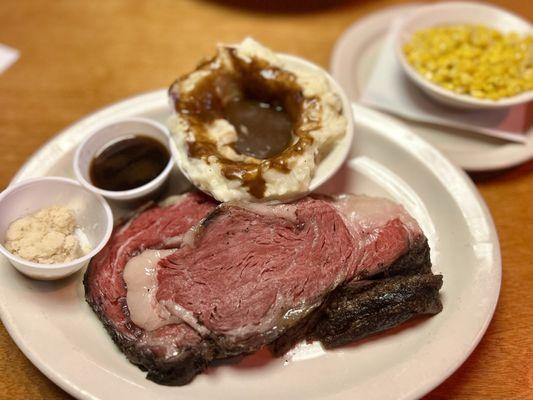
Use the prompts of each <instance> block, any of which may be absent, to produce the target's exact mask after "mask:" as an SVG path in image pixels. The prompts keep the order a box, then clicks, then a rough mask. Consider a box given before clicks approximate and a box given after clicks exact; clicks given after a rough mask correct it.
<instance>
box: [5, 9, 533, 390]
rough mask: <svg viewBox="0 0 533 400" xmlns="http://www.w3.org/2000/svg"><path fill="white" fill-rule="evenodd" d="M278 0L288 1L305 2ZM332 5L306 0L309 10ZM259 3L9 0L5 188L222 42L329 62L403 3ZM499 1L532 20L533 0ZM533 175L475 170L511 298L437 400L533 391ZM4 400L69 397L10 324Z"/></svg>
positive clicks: (505, 295)
mask: <svg viewBox="0 0 533 400" xmlns="http://www.w3.org/2000/svg"><path fill="white" fill-rule="evenodd" d="M273 1H274V0H270V4H272V2H273ZM274 2H277V3H280V4H281V5H282V6H280V7H281V8H283V7H288V6H291V4H294V3H295V1H293V0H285V1H277V0H276V1H274ZM323 2H324V0H322V1H321V0H316V1H307V2H306V1H300V3H306V4H307V6H306V7H309V5H310V4H311V6H317V5H318V6H320V5H321V3H323ZM261 3H262V4H263V5H264V4H265V3H268V1H267V0H265V1H260V0H255V1H251V0H249V1H245V0H242V1H237V0H233V1H230V0H226V1H225V2H220V1H219V2H217V1H207V0H196V1H194V0H157V1H156V0H154V1H151V0H146V1H140V0H105V1H104V0H84V1H81V0H79V1H72V0H57V1H39V0H2V1H0V43H3V44H6V45H9V46H12V47H14V48H17V49H19V50H20V52H21V58H20V60H19V61H18V62H17V63H16V64H15V65H14V66H12V67H11V68H10V69H9V70H7V71H6V72H5V73H3V74H1V75H0V154H1V165H0V188H4V187H5V186H6V185H7V184H8V182H9V180H10V179H11V177H12V176H13V175H14V174H15V173H16V171H17V170H18V169H19V168H20V167H21V165H22V164H23V163H24V161H25V160H26V159H27V158H28V157H30V156H31V154H32V153H33V152H35V151H36V150H37V149H38V148H39V147H40V146H41V145H43V144H44V143H45V142H46V141H47V140H49V139H50V138H52V137H53V136H54V135H55V134H56V133H57V132H58V131H59V130H61V129H63V128H64V127H66V126H67V125H69V124H71V123H72V122H74V121H76V120H77V119H79V118H80V117H82V116H84V115H85V114H87V113H90V112H92V111H94V110H96V109H98V108H100V107H103V106H105V105H107V104H109V103H112V102H114V101H117V100H120V99H123V98H125V97H128V96H131V95H134V94H138V93H141V92H144V91H149V90H152V89H156V88H161V87H165V86H168V84H169V83H170V82H172V81H173V79H174V78H176V77H177V76H178V75H180V74H182V73H184V72H187V71H189V70H190V69H191V68H192V67H193V66H194V65H195V63H196V62H197V61H198V60H199V59H200V58H202V57H204V56H206V55H209V54H211V53H212V52H213V49H214V45H215V44H216V43H217V42H219V41H229V42H233V41H238V40H240V39H242V38H243V37H244V36H246V35H253V36H254V37H256V38H257V39H259V40H260V41H262V42H264V43H265V44H266V45H268V46H270V47H272V48H273V49H275V50H278V51H283V52H287V53H294V54H297V55H300V56H303V57H306V58H308V59H310V60H311V61H314V62H316V63H318V64H321V65H323V66H325V67H327V66H328V63H329V57H330V53H331V50H332V46H333V44H334V42H335V40H336V39H337V38H338V37H339V35H340V34H341V33H342V32H343V30H344V29H346V28H347V27H348V26H349V25H350V24H351V23H352V22H353V21H355V20H356V19H358V18H360V17H362V16H364V15H366V14H368V13H371V12H373V11H375V10H378V9H380V8H383V7H387V6H390V5H392V4H396V3H400V2H398V1H385V0H383V1H344V2H342V1H338V2H337V3H339V4H333V5H329V6H327V7H322V6H320V7H318V6H317V7H315V8H314V9H313V10H311V11H306V12H295V11H294V10H293V11H287V10H281V11H280V10H275V11H265V10H264V8H262V7H261ZM496 3H499V4H500V5H502V6H504V7H506V8H508V9H510V10H512V11H514V12H516V13H518V14H521V15H522V16H524V17H526V18H527V19H529V20H531V19H533V2H531V1H525V0H513V1H503V0H502V1H496ZM322 5H323V4H322ZM532 171H533V163H531V162H530V163H529V164H527V165H524V166H521V167H519V168H515V169H512V170H509V171H503V172H499V173H496V174H485V175H480V176H476V177H475V178H476V184H477V187H478V189H479V190H480V192H481V194H482V195H483V197H484V199H485V200H486V202H487V204H488V206H489V208H490V210H491V212H492V214H493V216H494V220H495V223H496V226H497V229H498V234H499V237H500V240H501V249H502V255H503V283H502V290H501V297H500V301H499V305H498V308H497V310H496V313H495V316H494V319H493V321H492V323H491V325H490V327H489V329H488V331H487V333H486V335H485V337H484V338H483V340H482V341H481V343H480V345H479V346H478V348H477V349H476V350H475V351H474V352H473V354H472V355H471V356H470V358H469V359H468V360H467V361H466V362H465V364H464V365H463V366H462V367H460V368H459V370H458V371H457V372H455V373H454V374H453V375H452V376H451V377H450V378H449V379H448V380H446V381H445V382H444V383H443V384H442V385H440V386H439V387H438V388H436V389H435V390H434V391H432V392H431V393H430V394H428V395H427V397H426V398H427V399H432V400H435V399H527V398H529V399H533V361H532V360H533V244H532V241H533V173H532ZM459 267H460V266H459ZM2 284H4V283H3V282H0V290H2V289H1V285H2ZM45 334H46V333H45V332H43V335H45ZM102 334H104V333H103V331H102ZM57 351H58V353H60V352H61V351H62V349H57ZM384 384H386V382H384ZM0 398H1V399H68V398H70V396H69V395H68V394H66V393H65V392H63V391H62V390H61V389H59V388H58V387H57V386H56V385H54V384H53V383H52V382H51V381H49V380H48V379H47V378H46V377H45V376H44V375H43V374H41V373H40V372H39V371H38V370H37V368H35V367H34V366H33V365H32V364H31V363H30V362H29V361H28V360H27V359H26V357H25V356H24V355H23V354H22V352H21V351H20V350H19V349H18V348H17V346H16V345H15V343H14V342H13V341H12V340H11V338H10V337H9V336H8V334H7V332H6V331H5V329H4V327H3V326H0Z"/></svg>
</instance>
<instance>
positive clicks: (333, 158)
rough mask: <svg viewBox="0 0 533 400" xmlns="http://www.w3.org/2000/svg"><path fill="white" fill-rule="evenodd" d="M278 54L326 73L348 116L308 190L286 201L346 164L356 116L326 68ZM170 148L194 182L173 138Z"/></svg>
mask: <svg viewBox="0 0 533 400" xmlns="http://www.w3.org/2000/svg"><path fill="white" fill-rule="evenodd" d="M277 55H278V56H279V57H280V58H281V59H282V60H283V61H285V62H286V63H287V64H289V65H290V66H294V67H299V68H304V69H308V70H312V71H316V72H318V73H320V74H324V75H325V76H326V79H327V81H328V83H329V85H330V86H331V89H332V90H333V92H335V93H336V94H337V95H338V96H339V97H340V99H341V103H342V112H343V114H344V117H345V118H346V132H345V134H344V136H343V137H342V138H341V139H340V140H339V141H338V142H337V143H335V144H334V145H333V148H332V149H331V151H330V152H329V153H328V154H327V155H326V156H325V157H324V158H323V159H322V160H321V161H320V162H319V163H318V165H317V167H316V170H315V174H314V176H313V177H312V178H311V182H310V183H309V188H308V190H307V191H306V192H302V193H296V194H294V195H292V196H290V197H283V199H282V200H281V201H283V202H286V201H289V200H295V199H297V198H300V197H303V196H305V195H306V194H308V193H310V192H312V191H313V190H315V189H317V188H318V187H320V186H321V185H322V184H323V183H324V182H326V181H327V180H328V179H330V178H331V177H332V176H333V175H335V173H336V172H337V171H338V170H339V169H340V167H341V166H342V164H344V161H345V160H346V158H347V157H348V154H349V153H350V150H351V148H352V142H353V140H354V116H353V112H352V106H351V103H350V100H349V99H348V96H347V95H346V93H345V92H344V89H343V88H342V87H341V86H340V85H339V84H338V83H337V81H336V80H335V79H334V78H333V77H332V76H331V75H330V74H329V73H328V72H327V71H326V70H324V69H323V68H321V67H319V66H318V65H316V64H313V63H312V62H310V61H307V60H305V59H303V58H300V57H297V56H293V55H290V54H284V53H277ZM170 104H171V108H172V109H174V105H173V104H172V100H171V99H170ZM170 148H171V151H172V156H173V158H174V159H175V160H176V165H177V166H178V168H179V169H180V171H181V172H182V174H183V175H184V176H185V177H186V178H187V179H188V180H189V181H190V182H191V183H193V184H194V182H193V181H192V179H190V177H189V176H188V174H187V171H186V170H185V168H182V163H183V160H181V153H180V152H179V151H178V149H177V147H176V144H175V142H174V141H173V140H171V144H170ZM198 189H200V190H204V189H202V188H201V187H198ZM204 191H205V193H207V194H208V195H210V196H213V194H212V193H210V192H208V191H206V190H204ZM213 197H214V196H213ZM250 201H252V200H250Z"/></svg>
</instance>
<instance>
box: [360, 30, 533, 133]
mask: <svg viewBox="0 0 533 400" xmlns="http://www.w3.org/2000/svg"><path fill="white" fill-rule="evenodd" d="M397 26H398V24H397V23H396V24H393V25H392V28H391V29H390V31H389V33H388V36H387V38H386V40H385V44H384V46H383V49H382V50H381V53H380V55H379V57H378V61H377V64H376V66H375V68H374V71H373V72H372V75H371V77H370V80H369V82H368V84H367V86H366V88H365V89H364V91H363V94H362V95H361V98H360V99H359V101H360V102H361V103H363V104H366V105H369V106H371V107H374V108H378V109H381V110H384V111H387V112H390V113H393V114H397V115H399V116H401V117H404V118H407V119H411V120H414V121H421V122H429V123H433V124H437V125H443V126H451V127H454V128H459V129H466V130H470V131H474V132H478V133H481V134H485V135H488V136H493V137H497V138H501V139H506V140H510V141H513V142H519V143H524V142H526V139H527V138H526V136H525V132H526V131H527V130H528V129H529V125H530V123H531V122H530V120H529V119H528V115H527V105H526V104H524V105H519V106H514V107H509V108H503V109H497V110H462V109H454V108H451V107H446V106H444V105H441V104H439V103H437V102H436V101H434V100H432V99H430V98H429V97H428V96H427V95H426V94H424V93H423V92H422V91H421V89H419V88H418V87H416V86H415V83H413V82H411V81H410V80H409V78H408V77H407V76H406V75H405V73H404V72H403V70H402V67H401V65H400V63H399V61H398V60H397V59H396V55H395V52H394V36H395V32H396V30H397Z"/></svg>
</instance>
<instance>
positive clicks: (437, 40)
mask: <svg viewBox="0 0 533 400" xmlns="http://www.w3.org/2000/svg"><path fill="white" fill-rule="evenodd" d="M403 51H404V53H405V56H406V59H407V61H408V62H409V64H411V65H412V66H413V67H414V68H415V69H416V70H417V71H418V72H419V73H420V74H421V75H422V76H424V77H425V78H426V79H429V80H431V81H432V82H434V83H436V84H437V85H439V86H442V87H444V88H446V89H449V90H453V91H455V92H457V93H466V94H470V95H471V96H474V97H476V98H480V99H491V100H497V99H501V98H503V97H510V96H514V95H516V94H518V93H521V92H524V91H528V90H532V89H533V36H525V37H523V36H520V35H518V34H517V33H515V32H512V33H507V34H502V33H500V32H498V31H497V30H495V29H492V28H488V27H486V26H483V25H451V26H440V27H435V28H430V29H424V30H421V31H418V32H415V33H414V35H413V37H412V38H411V41H410V42H408V43H407V44H405V45H404V47H403Z"/></svg>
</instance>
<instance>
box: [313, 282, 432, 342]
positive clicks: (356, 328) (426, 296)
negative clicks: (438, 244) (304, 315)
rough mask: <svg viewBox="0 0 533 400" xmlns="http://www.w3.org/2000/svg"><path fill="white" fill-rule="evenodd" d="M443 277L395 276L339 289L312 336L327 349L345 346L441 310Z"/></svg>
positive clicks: (355, 283) (326, 307)
mask: <svg viewBox="0 0 533 400" xmlns="http://www.w3.org/2000/svg"><path fill="white" fill-rule="evenodd" d="M441 286H442V276H441V275H433V274H431V273H429V274H421V275H411V276H395V277H391V278H385V279H381V280H371V281H359V282H352V283H350V284H348V285H345V286H344V287H342V288H341V289H339V290H338V291H337V292H336V293H335V296H334V297H332V298H331V300H330V301H329V302H328V304H327V305H326V306H325V307H324V309H323V313H324V314H323V318H321V319H320V321H319V322H318V324H317V325H316V327H315V329H314V332H313V336H314V338H316V339H318V340H320V341H321V342H322V344H323V345H324V346H325V347H326V348H332V347H337V346H342V345H345V344H347V343H350V342H353V341H355V340H359V339H362V338H364V337H366V336H369V335H372V334H376V333H379V332H382V331H385V330H387V329H389V328H392V327H395V326H397V325H399V324H401V323H403V322H405V321H407V320H409V319H411V318H413V317H414V316H417V315H422V314H437V313H439V312H440V311H441V310H442V304H441V302H440V299H439V294H438V292H439V289H440V288H441Z"/></svg>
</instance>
